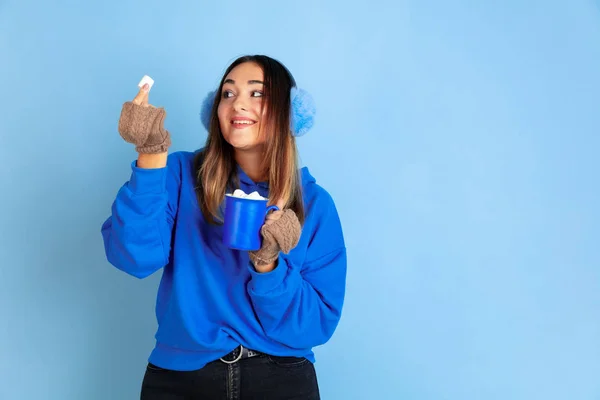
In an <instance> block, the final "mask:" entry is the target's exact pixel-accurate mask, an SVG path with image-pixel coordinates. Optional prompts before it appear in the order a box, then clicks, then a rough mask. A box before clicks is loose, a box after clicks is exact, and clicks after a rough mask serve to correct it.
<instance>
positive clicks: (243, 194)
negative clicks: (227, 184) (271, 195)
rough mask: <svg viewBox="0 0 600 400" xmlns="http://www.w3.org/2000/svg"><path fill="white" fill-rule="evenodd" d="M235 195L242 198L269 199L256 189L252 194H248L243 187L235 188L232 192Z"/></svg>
mask: <svg viewBox="0 0 600 400" xmlns="http://www.w3.org/2000/svg"><path fill="white" fill-rule="evenodd" d="M232 196H233V197H240V198H242V199H250V200H267V199H266V198H265V197H262V196H261V195H260V194H258V192H256V191H254V192H252V193H250V194H246V192H244V191H243V190H242V189H235V190H234V191H233V194H232Z"/></svg>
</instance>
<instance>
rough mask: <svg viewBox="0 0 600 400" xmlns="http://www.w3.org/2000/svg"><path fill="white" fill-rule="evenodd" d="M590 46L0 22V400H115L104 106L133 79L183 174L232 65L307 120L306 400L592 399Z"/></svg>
mask: <svg viewBox="0 0 600 400" xmlns="http://www.w3.org/2000/svg"><path fill="white" fill-rule="evenodd" d="M599 43H600V2H598V1H591V0H569V1H566V0H564V1H547V0H545V1H542V0H529V1H522V0H519V1H517V0H510V1H502V2H491V1H485V2H484V1H480V2H473V1H466V0H456V1H452V2H448V1H442V0H419V1H417V0H395V1H378V0H373V1H358V2H344V1H338V0H336V1H329V2H320V1H307V2H293V3H287V2H278V1H277V2H276V1H271V2H268V1H261V0H256V1H254V2H250V3H249V2H236V1H230V2H218V1H211V2H206V1H174V2H170V3H167V2H158V1H133V0H119V1H117V0H104V1H95V2H76V1H66V0H65V1H60V0H56V1H37V2H36V1H31V0H21V1H17V0H4V1H2V2H0V110H1V111H0V113H1V117H0V136H1V137H0V139H1V140H0V160H1V161H2V167H1V168H0V183H1V187H2V189H1V190H2V193H1V194H2V195H1V196H0V209H1V210H2V212H1V213H0V399H7V400H13V399H18V400H20V399H50V400H54V399H57V400H58V399H60V400H81V399H86V400H94V399H111V400H112V399H115V400H120V399H123V400H127V399H135V398H138V396H139V387H140V383H141V378H142V376H143V373H144V368H145V363H146V357H147V356H148V354H149V352H150V350H151V348H152V346H153V335H154V329H155V319H154V300H155V294H156V288H157V284H158V281H159V278H160V273H157V274H155V275H153V276H151V277H150V278H148V279H145V280H137V279H135V278H132V277H129V276H127V275H125V274H124V273H122V272H120V271H117V270H116V269H115V268H113V267H112V266H110V265H109V264H108V263H107V261H106V259H105V256H104V253H103V246H102V240H101V236H100V226H101V224H102V222H103V220H104V219H105V218H106V217H107V216H108V214H109V212H110V205H111V202H112V200H113V198H114V196H115V194H116V192H117V190H118V188H119V187H120V186H121V185H122V184H123V182H124V181H125V180H126V179H128V177H129V173H130V169H129V164H130V162H131V161H132V160H133V159H134V158H135V152H134V150H133V148H132V146H130V145H128V144H127V143H124V142H123V141H122V139H121V138H120V137H119V135H118V132H117V130H116V128H117V121H118V117H119V113H120V109H121V105H122V103H123V102H124V101H126V100H129V99H131V98H133V96H134V95H135V94H136V92H137V87H136V85H137V83H138V81H139V79H140V78H141V77H142V76H143V75H144V74H148V75H150V76H151V77H152V78H154V79H155V81H156V83H155V86H154V88H153V89H152V91H151V94H150V101H151V103H152V104H154V105H157V106H164V107H165V108H166V109H167V112H168V117H167V127H168V128H169V129H170V131H171V132H172V135H173V148H172V150H183V149H186V150H189V149H195V148H197V147H199V146H201V145H202V143H203V141H204V138H205V132H204V130H203V128H202V126H201V123H200V121H199V117H198V113H199V110H200V104H201V101H202V99H203V98H204V95H205V94H206V92H207V91H208V90H211V89H213V88H214V86H215V85H216V84H217V82H218V79H219V77H220V75H221V74H222V72H223V71H224V69H225V67H226V66H227V65H228V64H229V63H230V62H231V61H232V60H233V59H234V58H236V57H237V56H239V55H242V54H245V53H265V54H269V55H271V56H274V57H276V58H278V59H280V60H281V61H283V62H284V63H285V64H286V65H287V66H288V67H289V68H290V69H291V71H292V72H293V73H294V74H295V77H296V79H297V80H298V82H299V84H300V86H302V87H303V88H305V89H307V90H308V91H310V92H311V93H312V94H313V96H314V97H315V100H316V101H317V104H318V113H319V114H318V120H317V124H316V126H315V128H314V129H313V131H311V132H310V133H309V134H308V135H307V136H305V137H303V138H301V139H300V140H299V144H300V149H301V155H302V160H303V162H304V164H306V165H308V166H309V167H310V169H311V171H312V172H313V173H314V174H315V176H316V177H317V179H318V180H319V182H320V183H321V184H322V185H323V186H324V187H326V188H327V189H328V190H329V191H330V193H331V194H332V195H333V196H334V198H335V200H336V202H337V205H338V208H339V212H340V215H341V217H342V220H343V223H344V229H345V234H346V240H347V245H348V252H349V260H350V261H349V274H348V286H347V288H348V292H347V301H346V306H345V313H344V315H343V319H342V321H341V323H340V326H339V329H338V331H337V332H336V334H335V336H334V338H333V339H332V340H331V341H330V342H329V343H328V344H327V345H326V346H323V347H320V348H318V349H317V364H316V367H317V370H318V374H319V380H320V384H321V388H322V394H323V398H324V399H327V400H336V399H344V400H346V399H360V400H372V399H386V400H387V399H412V400H445V399H450V400H482V399H485V400H495V399H498V400H538V399H539V400H542V399H543V400H594V399H600V379H598V377H599V376H600V375H599V374H600V290H599V288H598V286H599V282H600V256H599V252H600V246H599V244H598V243H599V239H600V228H599V226H600V212H599V211H598V205H599V204H600V189H599V187H598V184H599V178H598V172H599V171H600V161H599V159H598V155H597V154H598V152H599V149H600V113H599V112H598V109H599V104H600V102H599V101H598V97H599V96H600V78H599V74H600V45H599ZM336 153H337V154H336Z"/></svg>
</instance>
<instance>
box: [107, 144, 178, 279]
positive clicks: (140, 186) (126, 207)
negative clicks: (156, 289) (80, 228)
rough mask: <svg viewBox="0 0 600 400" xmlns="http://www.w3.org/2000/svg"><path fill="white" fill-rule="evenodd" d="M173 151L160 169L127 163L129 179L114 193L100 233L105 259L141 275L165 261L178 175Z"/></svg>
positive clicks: (169, 239)
mask: <svg viewBox="0 0 600 400" xmlns="http://www.w3.org/2000/svg"><path fill="white" fill-rule="evenodd" d="M175 154H176V153H174V154H171V155H169V158H168V161H167V166H166V167H164V168H156V169H144V168H139V167H137V164H136V161H134V162H133V163H132V164H131V170H132V173H131V178H130V180H129V181H128V182H126V183H125V184H124V185H123V186H122V187H121V188H120V190H119V192H118V193H117V196H116V199H115V200H114V202H113V204H112V212H111V215H110V217H108V219H107V220H106V221H105V222H104V224H103V225H102V229H101V233H102V238H103V240H104V250H105V253H106V258H107V259H108V261H109V262H110V263H111V264H112V265H114V266H115V267H117V268H118V269H120V270H122V271H124V272H126V273H128V274H130V275H132V276H135V277H137V278H145V277H147V276H149V275H151V274H152V273H154V272H155V271H157V270H158V269H160V268H162V267H164V266H165V265H166V264H167V263H168V262H169V256H170V251H171V233H172V230H173V221H174V220H175V214H176V212H177V204H178V199H179V187H180V184H181V174H180V165H179V160H178V159H176V156H175Z"/></svg>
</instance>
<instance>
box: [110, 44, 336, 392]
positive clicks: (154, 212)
mask: <svg viewBox="0 0 600 400" xmlns="http://www.w3.org/2000/svg"><path fill="white" fill-rule="evenodd" d="M216 93H217V95H216V96H215V98H214V102H213V105H212V107H211V108H210V114H209V118H210V119H209V121H208V130H209V135H208V139H207V141H206V145H205V147H204V148H202V149H200V150H197V151H195V152H174V153H172V154H170V155H167V154H168V148H169V146H170V144H171V140H170V134H169V132H168V131H167V130H165V129H164V127H163V121H164V118H165V111H164V109H162V108H157V107H153V106H151V105H149V104H148V87H147V85H145V86H144V87H143V88H142V89H141V90H140V92H139V93H138V95H137V96H136V97H135V99H134V100H133V101H132V102H126V103H125V104H124V105H123V109H122V112H121V117H120V120H119V132H120V134H121V136H122V137H123V138H124V139H125V140H126V141H128V142H130V143H133V144H135V145H136V150H137V152H138V153H139V156H138V158H137V160H136V161H134V162H133V163H132V165H131V169H132V174H131V178H130V180H129V181H128V182H126V183H125V184H124V185H123V186H122V187H121V189H120V190H119V192H118V194H117V196H116V199H115V201H114V203H113V205H112V213H111V216H110V217H109V218H108V219H107V220H106V222H105V223H104V224H103V226H102V236H103V240H104V245H105V250H106V256H107V259H108V261H109V262H110V263H111V264H113V265H114V266H115V267H117V268H119V269H120V270H123V271H124V272H126V273H128V274H130V275H133V276H135V277H138V278H144V277H146V276H148V275H150V274H152V273H154V272H155V271H157V270H159V269H161V268H162V279H161V282H160V286H159V289H158V296H157V302H156V317H157V321H158V331H157V332H156V335H155V337H156V345H155V347H154V350H153V351H152V353H151V354H150V357H149V360H148V361H149V363H148V366H147V369H146V373H145V376H144V380H143V383H142V390H141V398H142V399H144V400H153V399H263V400H264V399H303V400H307V399H318V398H319V389H318V384H317V378H316V373H315V369H314V367H313V363H314V361H315V359H314V354H313V351H312V349H313V347H315V346H318V345H322V344H324V343H325V342H327V341H328V340H329V339H330V338H331V336H332V335H333V332H334V330H335V329H336V326H337V324H338V321H339V319H340V315H341V312H342V304H343V301H344V292H345V283H346V249H345V244H344V238H343V234H342V227H341V224H340V220H339V218H338V213H337V211H336V207H335V205H334V202H333V200H332V198H331V196H330V195H329V194H328V193H327V191H325V189H323V188H322V187H321V186H319V185H318V184H317V183H316V181H315V179H314V178H313V177H312V176H311V174H310V173H309V171H308V169H307V168H306V167H304V168H299V166H298V161H297V160H298V157H297V148H296V141H295V140H296V139H295V136H297V135H298V134H299V133H302V131H303V130H306V129H303V127H302V126H301V125H302V122H303V119H302V118H303V117H304V118H305V120H306V118H308V117H307V116H306V115H303V113H305V110H304V109H303V107H302V104H301V103H302V102H301V101H299V100H298V98H297V96H298V93H299V92H298V89H297V88H296V83H295V81H294V79H293V77H292V75H291V74H290V73H289V71H288V70H287V69H286V68H285V67H284V66H283V65H282V64H281V63H279V62H278V61H276V60H274V59H272V58H269V57H266V56H245V57H241V58H239V59H237V60H236V61H235V62H233V63H232V64H231V65H230V66H229V68H227V70H226V72H225V74H224V76H223V78H222V80H221V83H220V85H219V88H218V91H217V92H216ZM309 119H310V118H309ZM238 188H239V189H241V190H243V191H244V192H245V193H251V192H254V191H257V192H258V193H259V194H260V195H261V196H263V197H266V198H269V202H270V203H271V204H277V205H278V206H279V209H280V211H274V212H271V213H270V214H268V216H267V217H266V220H265V223H264V225H263V226H262V228H261V236H262V245H261V246H262V247H261V248H260V249H259V250H256V251H240V250H233V249H230V248H228V247H227V246H225V245H224V244H223V241H222V235H223V225H222V220H223V202H224V197H225V194H226V193H231V192H233V191H234V190H235V189H238Z"/></svg>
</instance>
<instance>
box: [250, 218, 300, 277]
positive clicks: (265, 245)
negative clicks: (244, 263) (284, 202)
mask: <svg viewBox="0 0 600 400" xmlns="http://www.w3.org/2000/svg"><path fill="white" fill-rule="evenodd" d="M260 233H261V234H262V237H263V241H262V245H261V248H260V249H259V250H256V251H250V252H249V254H250V260H251V261H252V263H253V264H254V265H255V266H260V265H269V264H271V263H273V262H274V261H275V260H276V259H277V257H278V256H279V252H280V251H283V252H284V253H285V254H287V253H289V252H290V251H291V250H292V249H293V248H294V247H296V245H297V244H298V241H299V240H300V234H301V233H302V227H301V226H300V221H298V217H297V216H296V213H295V212H294V211H292V210H290V209H287V210H284V211H283V215H282V216H281V218H279V219H278V220H276V221H274V222H273V223H272V224H265V225H263V227H262V228H261V230H260Z"/></svg>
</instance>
